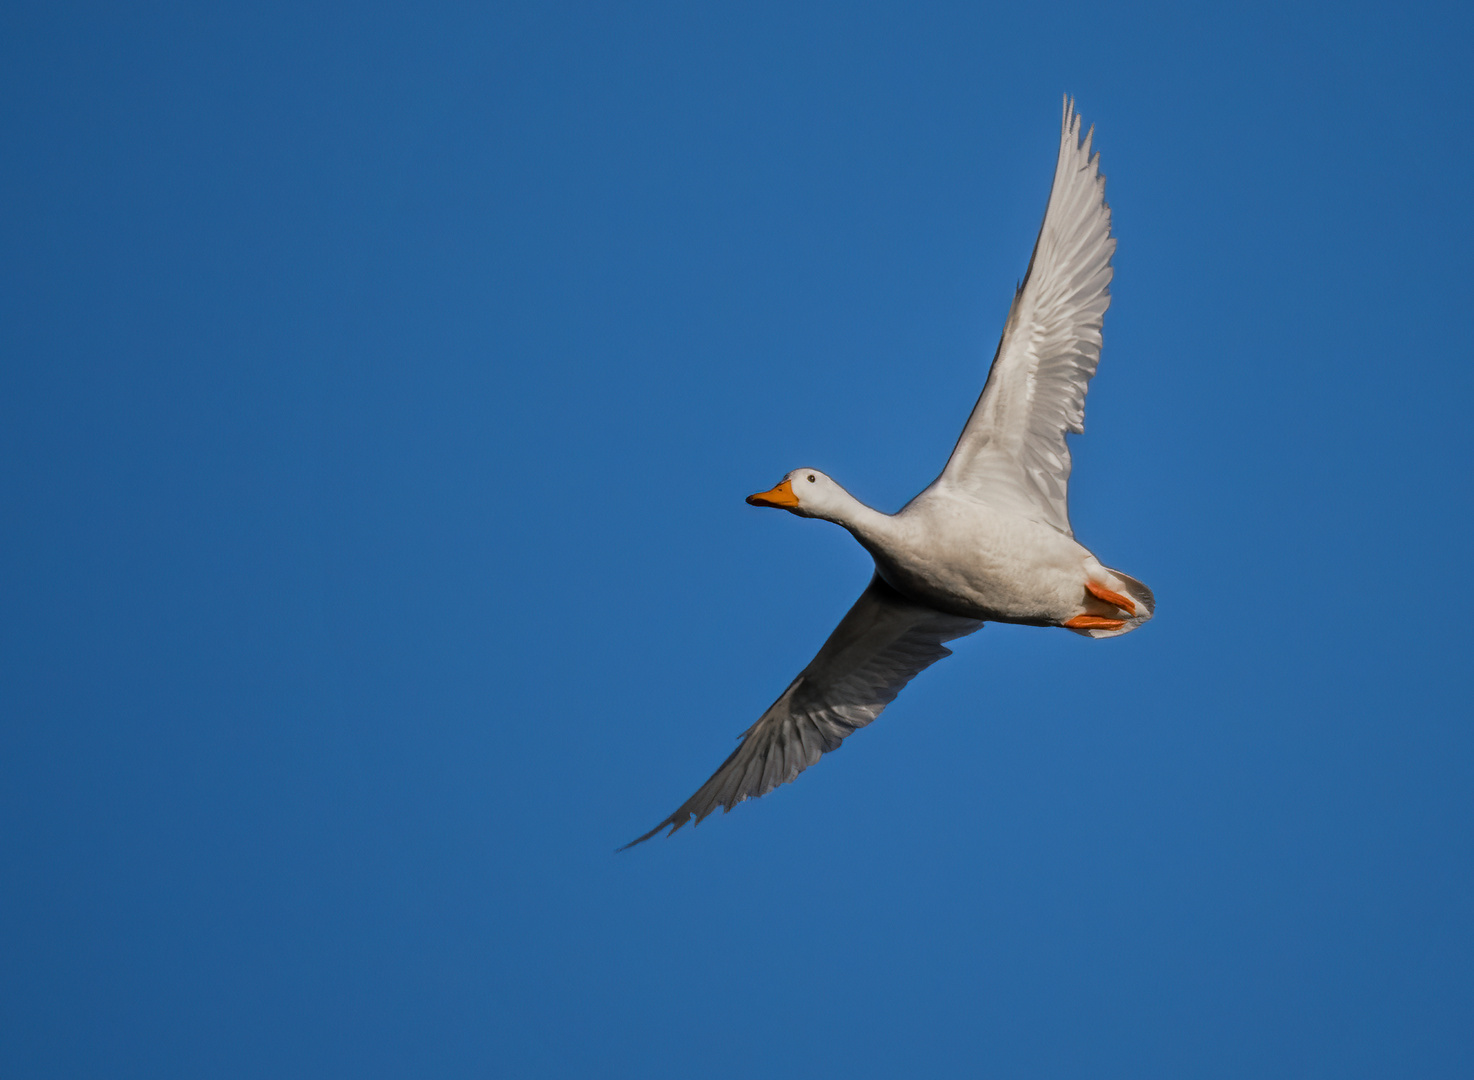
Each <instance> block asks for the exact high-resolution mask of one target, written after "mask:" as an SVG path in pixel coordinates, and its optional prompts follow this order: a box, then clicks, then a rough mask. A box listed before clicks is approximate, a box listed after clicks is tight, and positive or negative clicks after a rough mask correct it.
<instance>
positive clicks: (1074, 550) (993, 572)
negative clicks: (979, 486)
mask: <svg viewBox="0 0 1474 1080" xmlns="http://www.w3.org/2000/svg"><path fill="white" fill-rule="evenodd" d="M927 524H928V526H929V527H928V528H927V529H925V530H924V531H923V532H921V533H920V534H919V535H918V537H917V542H916V543H913V544H905V545H901V546H900V547H898V548H896V549H893V550H891V551H887V552H884V553H881V552H875V553H874V554H875V555H876V564H877V567H878V568H879V570H880V573H881V576H882V577H884V578H885V579H886V581H887V582H888V583H889V584H891V585H892V586H893V587H894V588H896V589H897V590H899V591H900V592H902V593H905V594H907V595H909V596H912V597H914V598H915V599H917V600H920V601H921V602H923V603H925V604H928V605H930V606H932V607H935V608H937V609H939V610H941V611H946V612H948V613H950V614H955V615H963V616H966V617H968V618H973V619H987V620H991V621H994V622H1016V623H1031V624H1035V625H1045V626H1049V625H1055V624H1058V623H1060V622H1063V621H1064V620H1066V619H1068V618H1070V617H1072V616H1073V615H1075V614H1077V613H1078V612H1079V610H1080V603H1081V599H1082V596H1083V593H1084V584H1085V578H1086V574H1085V566H1086V562H1087V560H1089V559H1090V558H1091V555H1090V552H1089V551H1087V550H1086V549H1085V548H1084V547H1082V546H1081V545H1080V544H1078V543H1076V542H1075V540H1074V539H1072V538H1071V537H1068V536H1065V535H1064V534H1063V533H1061V532H1059V531H1058V530H1056V529H1052V528H1050V527H1049V526H1047V525H1043V524H1041V523H1039V522H1035V521H1030V520H1028V519H1025V518H1008V517H990V518H989V519H988V520H987V521H986V522H981V523H980V522H978V521H976V520H973V521H967V520H966V519H949V518H945V517H944V518H942V519H941V520H939V521H932V522H928V523H927Z"/></svg>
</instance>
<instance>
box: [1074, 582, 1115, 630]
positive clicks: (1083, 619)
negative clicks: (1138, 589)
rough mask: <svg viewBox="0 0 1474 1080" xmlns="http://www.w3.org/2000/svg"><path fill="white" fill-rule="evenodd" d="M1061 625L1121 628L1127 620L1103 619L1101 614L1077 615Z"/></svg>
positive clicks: (1075, 627) (1100, 628)
mask: <svg viewBox="0 0 1474 1080" xmlns="http://www.w3.org/2000/svg"><path fill="white" fill-rule="evenodd" d="M1091 591H1092V592H1094V591H1095V590H1093V589H1092V590H1091ZM1123 599H1124V597H1123ZM1113 602H1114V601H1113ZM1117 606H1119V605H1117ZM1060 625H1061V626H1067V627H1069V628H1070V629H1071V630H1119V629H1121V627H1123V626H1125V625H1126V620H1125V619H1103V618H1101V617H1100V616H1099V615H1076V616H1075V617H1074V618H1073V619H1066V620H1065V621H1064V622H1063V623H1061V624H1060Z"/></svg>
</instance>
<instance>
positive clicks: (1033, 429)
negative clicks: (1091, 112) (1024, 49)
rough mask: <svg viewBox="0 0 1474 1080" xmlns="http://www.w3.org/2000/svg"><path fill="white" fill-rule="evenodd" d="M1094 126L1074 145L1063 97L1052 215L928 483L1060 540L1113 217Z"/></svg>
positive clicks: (1075, 122)
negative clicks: (1048, 528) (943, 460)
mask: <svg viewBox="0 0 1474 1080" xmlns="http://www.w3.org/2000/svg"><path fill="white" fill-rule="evenodd" d="M1094 131H1095V129H1094V128H1091V129H1090V131H1088V132H1087V133H1086V134H1085V138H1084V141H1083V142H1081V140H1080V118H1079V117H1078V116H1077V115H1076V114H1075V109H1074V103H1073V102H1072V101H1070V100H1068V99H1066V101H1065V106H1064V119H1063V123H1062V125H1061V130H1060V146H1059V158H1058V160H1057V162H1056V164H1055V170H1054V184H1053V186H1052V187H1051V189H1050V193H1049V206H1048V208H1047V209H1046V210H1045V211H1044V223H1043V225H1041V226H1040V229H1039V238H1038V240H1037V241H1036V243H1035V245H1034V253H1033V255H1032V257H1031V258H1030V259H1029V269H1028V271H1027V273H1026V274H1025V275H1024V281H1023V284H1021V285H1020V286H1019V288H1018V291H1017V292H1016V293H1015V294H1014V298H1013V306H1012V307H1011V308H1010V309H1009V312H1008V321H1007V323H1005V324H1004V329H1003V337H1002V339H1001V340H1000V341H999V343H998V352H997V353H996V354H995V355H994V357H993V366H992V367H991V368H990V369H989V371H988V380H987V382H986V384H984V386H983V392H982V395H981V396H980V397H979V398H978V403H977V405H976V406H975V407H974V408H973V411H972V415H971V416H970V417H968V421H967V425H966V426H965V427H964V428H963V430H962V436H961V438H960V439H958V441H957V447H956V449H954V450H953V451H952V457H951V459H950V460H949V461H948V462H947V467H946V468H945V469H944V470H943V471H942V475H941V476H940V477H938V478H937V484H938V485H942V486H947V487H951V488H953V489H956V490H959V491H962V492H966V493H967V494H969V495H971V496H973V497H976V498H978V499H981V500H982V501H984V502H987V503H989V504H990V505H993V506H998V507H1000V508H1008V509H1010V510H1013V511H1015V512H1018V513H1021V514H1024V515H1025V516H1027V517H1031V518H1034V519H1036V520H1041V521H1045V522H1047V523H1048V524H1050V525H1053V526H1054V527H1055V528H1057V529H1059V530H1060V531H1061V532H1064V533H1066V534H1069V535H1073V533H1072V531H1071V529H1070V513H1069V506H1068V502H1067V494H1068V484H1069V479H1070V450H1069V447H1068V446H1067V445H1066V444H1065V433H1066V432H1075V433H1076V434H1079V433H1081V432H1083V431H1084V430H1085V391H1086V389H1087V388H1088V386H1089V383H1090V378H1091V376H1093V375H1094V374H1095V368H1096V365H1097V364H1098V363H1099V361H1100V345H1101V333H1100V332H1101V322H1102V320H1103V318H1104V316H1105V311H1106V308H1107V307H1109V306H1110V302H1111V295H1110V282H1111V275H1112V269H1111V256H1112V254H1114V252H1115V250H1116V241H1115V240H1114V239H1113V238H1112V236H1111V209H1110V207H1109V206H1107V205H1106V201H1105V177H1104V176H1101V175H1100V155H1099V154H1095V155H1094V156H1092V155H1091V153H1090V142H1091V137H1092V136H1093V135H1094Z"/></svg>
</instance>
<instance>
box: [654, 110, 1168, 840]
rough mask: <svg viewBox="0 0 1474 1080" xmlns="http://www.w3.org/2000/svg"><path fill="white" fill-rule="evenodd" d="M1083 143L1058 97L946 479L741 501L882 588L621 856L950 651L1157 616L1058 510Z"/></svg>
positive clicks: (1079, 424)
mask: <svg viewBox="0 0 1474 1080" xmlns="http://www.w3.org/2000/svg"><path fill="white" fill-rule="evenodd" d="M1093 134H1094V128H1092V129H1091V130H1090V131H1089V132H1087V133H1086V135H1085V140H1084V142H1083V143H1082V142H1081V141H1080V120H1079V118H1078V117H1077V116H1076V115H1075V110H1074V103H1073V102H1072V101H1070V100H1068V99H1066V101H1065V105H1064V121H1063V124H1062V130H1061V133H1060V147H1059V160H1058V162H1057V164H1056V165H1055V169H1054V186H1053V188H1052V189H1051V190H1050V193H1049V205H1048V207H1047V208H1046V209H1045V211H1044V224H1043V225H1042V226H1041V228H1040V230H1039V239H1038V240H1037V241H1036V242H1035V244H1034V254H1033V257H1032V258H1031V259H1030V260H1029V268H1028V271H1027V272H1026V273H1025V275H1024V280H1023V284H1021V285H1020V286H1019V287H1018V290H1017V292H1016V293H1015V294H1014V298H1013V306H1012V307H1011V308H1010V309H1009V312H1008V321H1007V322H1006V323H1005V324H1004V327H1003V337H1002V340H1001V341H999V343H998V351H997V353H996V354H995V355H994V357H993V366H992V369H991V370H990V371H989V372H988V380H987V382H986V383H985V384H984V386H983V392H982V396H981V397H979V398H978V403H977V405H976V406H975V407H974V408H973V411H972V415H971V416H970V417H969V418H968V421H967V426H966V427H964V428H963V429H962V437H961V438H960V439H958V441H957V447H956V449H954V450H953V451H952V457H951V459H950V460H949V461H948V462H947V466H946V468H945V469H943V470H942V475H941V476H939V477H937V479H936V480H935V481H934V482H933V483H932V485H931V486H930V487H928V488H927V489H926V490H925V491H923V492H922V493H921V494H920V495H918V496H916V498H914V499H912V500H911V502H909V503H907V504H906V506H905V507H903V508H902V509H901V511H900V512H899V513H896V514H883V513H881V512H880V511H878V510H872V509H871V508H870V507H868V506H866V505H865V504H864V503H862V502H860V501H859V500H858V499H856V498H855V497H854V496H853V495H851V494H850V493H849V492H847V491H846V490H845V489H844V488H842V487H840V486H839V485H838V484H836V483H835V482H834V481H833V480H831V479H830V478H829V477H827V476H825V475H824V474H823V473H822V472H820V471H819V470H818V469H795V470H794V471H793V472H791V473H789V474H788V475H787V476H785V477H784V478H783V481H782V483H780V484H779V485H778V486H777V487H775V488H773V489H772V490H771V491H764V492H761V493H760V494H757V495H751V496H749V497H748V499H747V501H748V502H749V503H751V504H752V505H754V506H774V507H778V508H780V509H783V510H789V511H791V512H792V513H795V514H797V515H799V516H800V517H817V518H823V519H824V520H825V521H832V522H834V523H835V524H837V525H842V526H844V527H845V528H846V529H848V530H849V531H850V532H851V533H852V534H853V535H854V537H855V539H856V540H858V541H859V542H860V543H861V544H862V545H863V546H864V548H865V550H866V551H868V552H870V554H871V556H873V557H874V559H875V576H874V578H872V579H871V582H870V585H869V587H868V588H867V589H866V590H865V591H864V592H863V593H862V594H861V595H860V599H859V600H857V601H856V602H855V606H854V607H852V608H851V609H850V611H849V613H848V614H847V615H845V617H844V618H843V619H841V620H840V623H839V626H838V627H836V628H835V631H834V633H832V634H831V635H830V636H829V640H828V641H826V642H825V643H824V646H823V648H821V649H820V650H819V654H818V655H817V656H815V657H814V659H813V661H812V662H811V663H810V664H809V666H808V667H806V668H804V670H803V671H802V672H801V673H800V674H799V676H798V678H796V679H794V680H793V682H792V683H791V684H790V685H789V687H788V689H787V690H785V691H783V696H782V697H780V698H779V699H778V700H777V701H775V702H774V703H773V705H772V706H771V707H770V708H769V709H768V711H767V712H765V713H763V715H762V718H761V719H759V720H758V722H757V723H756V724H754V725H753V726H752V727H750V728H748V729H747V731H746V732H745V733H744V734H743V735H742V742H741V745H739V746H738V747H737V749H736V750H735V751H734V752H733V753H732V756H731V757H729V758H728V759H727V760H726V761H725V762H724V763H723V764H722V767H721V768H720V769H718V770H717V771H716V773H715V774H714V775H713V776H712V778H711V779H710V780H708V781H707V782H706V783H705V784H703V785H702V786H701V789H700V790H699V791H697V792H696V794H695V795H692V796H691V797H690V798H689V799H687V800H686V801H685V802H684V803H682V804H681V806H680V808H679V809H678V810H676V812H675V813H674V814H672V815H671V816H670V817H668V818H666V819H665V820H664V821H662V822H661V823H660V824H659V825H657V826H656V827H655V828H654V829H651V830H650V831H649V832H648V833H646V834H645V835H644V836H642V837H640V838H639V840H634V841H632V842H631V844H630V845H626V846H627V847H628V846H632V845H633V844H638V843H640V842H641V841H643V840H648V839H649V838H650V837H652V836H654V835H655V834H656V833H658V832H659V831H660V830H661V829H663V828H665V827H666V826H667V825H668V826H670V829H671V832H672V833H674V832H675V831H676V829H679V828H680V827H681V826H682V825H684V824H685V823H686V822H687V821H689V820H690V819H691V817H692V815H695V817H696V820H697V821H698V822H699V821H701V819H702V818H704V817H706V816H707V815H708V814H710V813H711V812H712V811H714V810H715V809H716V808H717V807H718V806H720V807H722V809H723V810H724V811H726V810H730V809H731V808H732V807H733V806H735V805H736V804H737V803H739V802H741V801H742V800H743V799H748V798H756V797H757V796H759V795H766V794H767V793H768V792H769V791H772V790H773V788H775V787H777V786H778V785H779V784H786V783H788V782H789V781H791V780H793V779H794V778H795V777H796V776H798V774H799V773H801V772H803V770H804V769H806V768H808V767H809V766H810V765H812V764H814V763H815V762H816V761H818V760H819V756H820V755H821V754H824V753H827V752H828V751H830V750H834V749H835V748H837V747H838V746H839V744H840V742H841V741H842V740H843V739H844V737H845V736H846V735H848V734H850V732H852V731H854V730H855V729H856V728H861V727H864V726H865V725H866V724H868V723H870V721H872V720H874V719H875V718H876V717H877V716H879V715H880V713H881V710H883V709H884V708H885V707H886V706H887V705H888V704H890V702H891V701H892V700H893V699H894V698H895V696H896V694H898V693H899V692H900V690H901V688H902V687H903V686H905V685H906V684H907V683H908V682H910V681H911V679H912V678H913V677H914V676H915V675H916V674H917V673H918V672H920V671H921V670H922V669H923V668H925V667H927V666H929V665H930V664H933V663H935V662H936V661H938V660H940V659H941V658H942V657H944V656H950V655H951V650H950V649H948V648H946V647H945V646H944V645H943V642H946V641H951V640H952V639H953V638H959V637H963V636H965V635H967V634H971V633H973V632H974V631H976V630H978V629H980V628H981V627H982V625H983V623H984V622H986V621H989V620H991V621H995V622H1010V623H1027V624H1029V625H1031V626H1061V627H1065V628H1067V629H1069V630H1073V631H1075V632H1076V633H1079V634H1085V635H1088V636H1089V637H1115V636H1117V635H1119V634H1125V633H1128V632H1129V631H1131V630H1134V629H1136V628H1137V627H1138V626H1140V625H1141V624H1142V623H1144V622H1146V621H1147V620H1148V619H1150V618H1151V617H1152V609H1153V606H1154V601H1153V598H1152V593H1151V590H1150V589H1148V588H1147V587H1146V586H1145V585H1143V584H1142V583H1141V582H1139V581H1137V580H1135V579H1134V578H1131V577H1127V576H1126V575H1125V574H1123V573H1121V572H1120V571H1119V570H1112V569H1109V568H1108V567H1106V566H1103V565H1101V562H1100V560H1099V559H1097V558H1096V557H1095V556H1094V555H1093V554H1091V553H1090V551H1089V550H1087V549H1086V548H1085V547H1084V546H1082V545H1081V544H1080V543H1078V542H1077V541H1076V540H1075V537H1074V533H1073V532H1072V530H1071V529H1070V518H1069V511H1068V508H1067V506H1066V499H1065V494H1066V484H1067V483H1068V481H1069V477H1070V451H1069V447H1068V446H1067V445H1066V444H1065V433H1066V432H1070V431H1073V432H1075V433H1077V434H1078V433H1080V432H1082V431H1083V430H1084V417H1085V390H1086V386H1087V384H1088V383H1089V381H1090V377H1091V376H1092V375H1094V374H1095V367H1096V363H1097V362H1098V361H1099V359H1100V344H1101V337H1100V327H1101V318H1102V316H1103V315H1104V314H1105V310H1106V308H1107V307H1108V306H1109V305H1110V291H1109V288H1108V286H1109V285H1110V281H1111V273H1112V271H1111V255H1112V253H1114V251H1115V250H1116V242H1115V240H1114V239H1112V238H1111V211H1110V207H1108V206H1107V205H1106V202H1105V178H1104V177H1103V176H1101V175H1100V155H1099V154H1096V155H1095V156H1093V157H1092V156H1091V153H1090V140H1091V136H1092V135H1093Z"/></svg>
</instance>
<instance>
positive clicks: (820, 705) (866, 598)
mask: <svg viewBox="0 0 1474 1080" xmlns="http://www.w3.org/2000/svg"><path fill="white" fill-rule="evenodd" d="M982 625H983V624H982V623H981V622H980V621H979V620H977V619H964V618H960V617H958V616H956V615H944V614H943V613H942V612H940V611H936V610H934V609H932V608H929V607H925V606H923V605H921V604H917V603H913V602H912V601H910V600H907V599H906V598H905V597H903V596H902V595H901V594H900V593H898V592H896V591H895V590H894V589H892V588H891V587H890V586H889V585H887V584H886V583H885V582H884V581H882V580H881V579H880V576H879V575H876V576H875V577H874V578H872V579H871V581H870V585H869V587H868V588H867V589H866V590H865V591H864V592H863V593H861V594H860V599H858V600H856V601H855V606H854V607H852V608H850V610H849V613H848V614H847V615H845V617H844V618H843V619H841V620H840V623H839V625H838V626H837V627H835V629H834V633H832V634H830V635H829V640H828V641H826V642H824V646H823V648H821V649H820V650H819V654H818V655H817V656H815V657H814V659H813V660H812V661H811V662H810V664H809V666H808V667H806V668H804V669H803V671H802V672H801V673H800V674H799V676H798V678H796V679H794V680H793V682H792V683H791V684H790V685H789V687H788V689H787V690H785V691H783V696H782V697H780V698H779V699H778V700H777V701H775V702H773V704H772V705H771V706H770V707H769V709H768V711H767V712H765V713H763V715H762V719H760V720H759V721H758V722H757V723H756V724H753V725H752V727H750V728H748V729H747V731H745V732H744V733H743V734H742V743H741V745H739V746H738V747H737V749H736V750H734V751H733V752H732V756H731V757H729V758H727V760H726V761H725V762H723V763H722V767H721V768H720V769H718V770H717V771H716V772H715V773H714V774H713V775H712V778H711V779H710V780H708V781H707V782H706V783H704V784H702V785H701V789H700V790H699V791H697V792H696V794H695V795H692V796H691V797H690V798H689V799H687V800H686V801H685V802H684V803H682V804H681V807H680V809H679V810H677V811H676V812H675V813H674V814H672V815H671V816H670V817H668V818H666V819H665V820H664V821H662V822H661V823H660V824H659V825H657V826H655V828H653V829H651V830H650V831H649V832H647V833H646V834H645V835H644V836H642V837H640V838H639V839H638V840H631V841H630V842H629V843H628V844H626V845H625V847H633V846H634V845H636V844H638V843H640V842H641V841H644V840H648V839H650V837H652V836H654V835H655V834H656V833H658V832H659V831H660V830H661V829H663V828H665V827H666V826H667V825H669V826H670V831H671V832H672V833H673V832H675V831H676V830H677V829H679V828H680V827H681V826H682V825H684V824H686V822H687V821H689V820H690V819H691V816H692V815H693V814H694V815H695V816H696V820H697V822H698V823H699V822H700V821H701V819H702V818H704V817H706V815H708V814H710V813H711V812H712V811H714V810H715V809H716V808H717V807H718V806H720V807H721V808H722V809H723V811H727V810H730V809H732V807H734V806H736V805H737V804H738V803H740V802H741V801H742V800H743V799H755V798H757V797H758V796H759V795H766V794H767V793H768V792H770V791H772V790H773V789H774V788H775V787H777V786H778V785H779V784H786V783H788V782H789V781H791V780H793V779H794V778H795V777H796V776H798V774H799V773H801V772H803V771H804V770H805V769H807V768H808V767H809V766H810V765H812V764H814V762H816V761H818V760H819V755H820V754H826V753H828V752H829V751H830V750H834V749H836V748H838V746H839V744H840V743H841V742H842V741H843V740H844V737H845V736H846V735H848V734H849V733H850V732H852V731H854V730H855V729H856V728H862V727H864V726H865V725H866V724H868V723H870V721H872V720H874V719H875V718H876V717H877V716H879V715H880V713H881V710H883V709H884V708H885V707H886V706H887V705H889V704H890V703H891V702H892V701H893V700H894V699H895V696H896V695H897V694H898V693H900V692H901V688H902V687H903V686H905V685H906V684H907V683H908V682H910V681H911V680H912V679H913V678H914V677H915V676H916V674H917V673H918V672H920V671H921V670H922V669H923V668H926V667H929V666H930V665H932V664H934V663H936V662H937V661H938V660H940V659H941V658H942V657H944V656H951V655H952V650H951V649H948V648H947V647H946V646H944V645H943V644H942V642H944V641H951V640H953V639H954V638H960V637H963V636H965V635H967V634H971V633H972V632H973V631H975V630H977V629H979V628H981V627H982ZM667 835H669V834H667ZM621 850H622V849H621Z"/></svg>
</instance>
